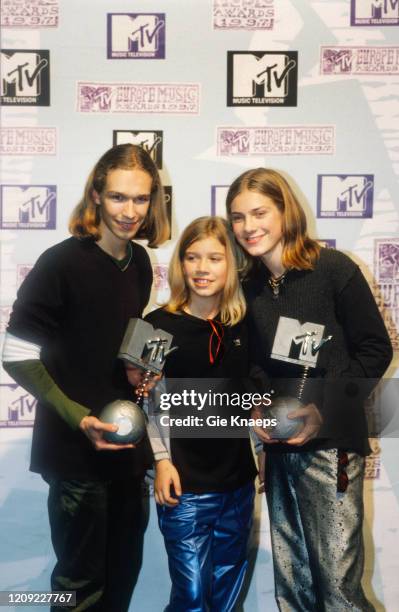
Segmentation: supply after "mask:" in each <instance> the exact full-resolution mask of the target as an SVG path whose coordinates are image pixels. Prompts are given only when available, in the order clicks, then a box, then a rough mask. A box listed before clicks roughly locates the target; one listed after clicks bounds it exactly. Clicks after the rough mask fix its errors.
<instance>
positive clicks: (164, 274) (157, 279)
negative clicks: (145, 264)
mask: <svg viewBox="0 0 399 612" xmlns="http://www.w3.org/2000/svg"><path fill="white" fill-rule="evenodd" d="M152 269H153V273H154V287H155V289H167V288H168V287H169V283H168V266H167V265H166V264H155V265H153V266H152Z"/></svg>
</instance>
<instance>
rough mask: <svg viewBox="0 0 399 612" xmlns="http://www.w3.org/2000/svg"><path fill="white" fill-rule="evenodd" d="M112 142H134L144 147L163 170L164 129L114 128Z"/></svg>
mask: <svg viewBox="0 0 399 612" xmlns="http://www.w3.org/2000/svg"><path fill="white" fill-rule="evenodd" d="M112 144H113V145H114V146H115V145H120V144H134V145H137V146H139V147H142V148H143V149H144V150H145V151H147V153H148V154H149V155H150V157H151V159H152V161H153V162H154V164H155V165H156V167H157V168H158V169H159V170H162V158H163V155H162V150H163V131H162V130H114V131H113V142H112Z"/></svg>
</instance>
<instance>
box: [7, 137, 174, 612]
mask: <svg viewBox="0 0 399 612" xmlns="http://www.w3.org/2000/svg"><path fill="white" fill-rule="evenodd" d="M70 230H71V233H72V237H70V238H68V239H67V240H64V241H63V242H61V243H59V244H56V245H55V246H53V247H51V248H50V249H48V250H47V251H45V252H44V253H43V254H42V255H41V256H40V257H39V259H38V261H37V262H36V264H35V266H34V267H33V269H32V271H31V272H30V273H29V275H28V276H27V277H26V279H25V281H24V282H23V284H22V285H21V288H20V290H19V292H18V297H17V300H16V302H15V304H14V307H13V312H12V315H11V318H10V323H9V326H8V331H7V335H6V339H5V343H4V352H3V365H4V368H5V369H6V370H7V372H9V374H10V375H11V376H12V377H13V378H14V379H15V380H16V381H17V382H18V383H19V384H20V385H22V386H23V387H24V388H26V389H27V390H28V391H29V392H30V393H32V395H34V396H35V397H36V398H37V399H38V403H37V411H36V419H35V424H34V430H33V440H32V457H31V470H32V471H33V472H39V473H40V474H42V476H43V478H44V479H45V480H46V482H48V484H49V499H48V511H49V521H50V527H51V539H52V542H53V545H54V550H55V554H56V557H57V562H56V565H55V567H54V570H53V572H52V575H51V587H52V590H53V591H65V590H68V591H74V592H76V609H78V610H89V609H90V610H91V609H92V610H94V609H95V610H104V611H111V610H118V612H127V610H128V608H129V602H130V598H131V595H132V592H133V588H134V585H135V583H136V580H137V577H138V574H139V571H140V567H141V562H142V550H143V536H144V529H145V516H144V512H143V502H142V481H143V477H144V474H145V471H146V469H147V468H148V467H149V466H150V465H151V462H152V454H151V448H150V445H149V442H148V438H146V439H145V440H144V441H143V442H141V443H140V444H139V445H138V446H137V448H133V447H132V445H125V446H124V445H118V444H111V443H110V442H107V441H106V440H105V439H104V438H103V434H104V432H106V431H114V430H115V426H113V425H109V424H106V423H103V422H102V421H101V420H100V419H99V415H100V413H101V411H102V409H103V408H104V406H105V405H106V404H108V403H109V402H112V401H114V400H117V399H128V398H130V397H131V393H132V391H131V387H130V385H129V383H128V381H127V378H126V374H125V370H124V367H123V365H122V363H121V362H120V361H119V360H118V359H117V356H118V351H119V347H120V344H121V341H122V338H123V335H124V333H125V328H126V326H127V323H128V321H129V319H130V318H131V317H140V316H141V315H142V312H143V309H144V308H145V306H146V304H147V302H148V300H149V296H150V291H151V284H152V268H151V263H150V259H149V257H148V254H147V252H146V250H145V249H144V247H143V246H142V245H140V244H138V243H136V242H135V241H134V240H133V239H135V238H138V237H140V236H142V235H143V234H145V236H146V237H147V238H148V242H149V245H150V246H156V245H157V244H160V243H161V242H163V241H164V240H165V239H166V238H167V236H168V234H169V227H168V223H167V220H166V214H165V208H164V204H163V192H162V185H161V181H160V178H159V175H158V170H157V168H156V166H155V164H154V163H153V161H152V160H151V158H150V156H149V155H148V154H147V153H146V152H145V151H144V150H143V149H141V148H140V147H137V146H135V145H131V144H124V145H118V146H115V147H112V148H111V149H109V150H108V151H106V152H105V153H104V154H103V155H102V157H101V158H100V159H99V160H98V162H97V163H96V165H95V166H94V169H93V171H92V172H91V173H90V176H89V178H88V180H87V183H86V187H85V190H84V195H83V198H82V200H81V202H80V203H79V204H78V206H77V207H76V208H75V210H74V212H73V214H72V218H71V223H70ZM52 609H53V608H52ZM54 609H57V610H58V609H59V607H58V606H54Z"/></svg>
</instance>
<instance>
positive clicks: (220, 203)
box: [211, 185, 229, 217]
mask: <svg viewBox="0 0 399 612" xmlns="http://www.w3.org/2000/svg"><path fill="white" fill-rule="evenodd" d="M228 190H229V186H228V185H212V187H211V215H218V216H219V217H226V198H227V192H228Z"/></svg>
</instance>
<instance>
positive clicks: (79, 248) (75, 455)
mask: <svg viewBox="0 0 399 612" xmlns="http://www.w3.org/2000/svg"><path fill="white" fill-rule="evenodd" d="M132 247H133V255H132V261H131V263H130V265H129V266H128V268H127V269H126V270H125V271H124V272H122V271H121V270H120V269H119V268H118V266H117V265H116V264H115V262H114V261H112V259H111V258H110V257H109V256H108V255H107V254H106V253H105V252H104V251H103V250H102V249H101V248H100V247H99V246H98V245H97V244H96V243H95V242H94V241H93V240H91V239H86V240H78V239H76V238H69V239H67V240H65V241H63V242H61V243H59V244H57V245H55V246H54V247H52V248H50V249H48V250H47V251H45V252H44V253H43V254H42V255H41V256H40V257H39V259H38V261H37V262H36V264H35V266H34V268H33V269H32V271H31V272H30V273H29V275H28V276H27V278H26V279H25V281H24V283H23V284H22V285H21V288H20V290H19V291H18V295H17V300H16V302H15V304H14V308H13V312H12V315H11V319H10V323H9V327H8V331H9V332H10V333H11V334H13V335H15V336H17V337H19V338H22V339H24V340H28V341H30V342H33V343H36V344H38V345H40V346H41V347H42V351H41V361H42V362H43V364H44V365H45V367H46V369H47V370H48V372H49V374H50V375H51V377H52V378H53V379H54V381H55V382H56V384H57V385H58V386H59V387H60V389H61V390H62V391H63V392H64V393H65V394H66V395H67V396H68V397H69V398H71V399H72V400H74V401H76V402H78V403H79V404H82V405H83V406H85V407H87V408H88V409H89V410H90V411H91V413H92V414H94V415H98V414H99V413H100V411H101V410H102V408H103V407H104V406H105V405H106V404H107V403H108V402H110V401H113V400H115V399H132V398H133V392H132V387H131V386H130V385H129V384H128V382H127V379H126V375H125V371H124V366H123V364H122V362H120V361H119V360H118V359H117V354H118V350H119V346H120V344H121V341H122V337H123V334H124V331H125V328H126V325H127V322H128V320H129V318H130V317H139V316H141V314H142V311H143V308H144V307H145V305H146V304H147V302H148V299H149V294H150V289H151V283H152V270H151V265H150V261H149V258H148V255H147V253H146V252H145V250H144V248H143V247H141V246H140V245H137V244H134V243H132ZM150 463H151V451H150V448H149V443H148V440H145V441H144V442H143V443H142V444H140V445H139V446H138V447H137V449H133V450H123V451H119V452H107V453H106V452H103V453H99V452H96V451H95V450H94V448H93V447H92V445H91V443H90V441H89V440H88V439H87V438H86V437H85V435H84V434H83V433H82V432H81V431H79V430H78V431H76V430H75V431H74V430H73V429H71V428H70V427H69V426H68V425H67V424H66V423H65V422H64V421H63V420H62V419H61V418H60V417H59V416H58V415H57V413H56V412H55V411H54V409H53V408H52V407H51V406H47V405H42V404H41V403H40V402H39V403H38V406H37V413H36V419H35V424H34V431H33V440H32V457H31V470H32V471H35V472H40V473H42V474H46V475H52V476H57V477H62V478H81V479H87V478H93V479H97V478H100V479H101V478H110V477H113V478H122V477H128V476H140V475H142V474H143V473H144V471H145V469H146V468H147V467H148V465H150Z"/></svg>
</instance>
